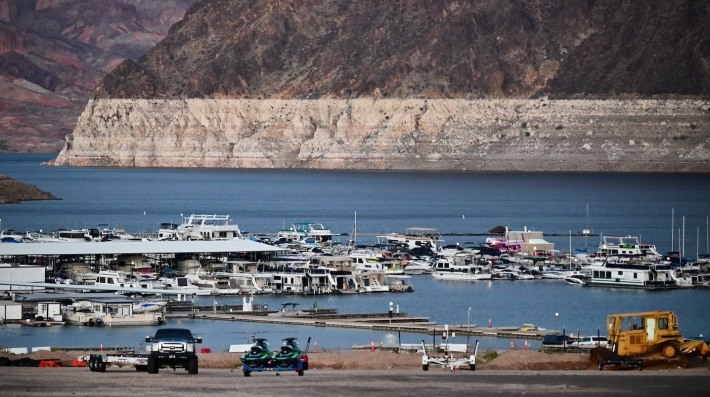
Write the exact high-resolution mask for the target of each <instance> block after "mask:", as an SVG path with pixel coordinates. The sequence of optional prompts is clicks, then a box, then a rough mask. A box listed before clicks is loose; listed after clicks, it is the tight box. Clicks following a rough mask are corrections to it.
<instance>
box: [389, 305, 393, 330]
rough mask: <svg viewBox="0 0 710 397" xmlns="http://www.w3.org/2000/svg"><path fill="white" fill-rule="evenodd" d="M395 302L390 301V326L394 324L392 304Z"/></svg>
mask: <svg viewBox="0 0 710 397" xmlns="http://www.w3.org/2000/svg"><path fill="white" fill-rule="evenodd" d="M393 304H394V303H392V302H390V311H389V318H390V326H392V305H393Z"/></svg>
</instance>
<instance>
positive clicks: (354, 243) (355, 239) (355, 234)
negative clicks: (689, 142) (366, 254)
mask: <svg viewBox="0 0 710 397" xmlns="http://www.w3.org/2000/svg"><path fill="white" fill-rule="evenodd" d="M353 245H357V211H355V233H354V238H353Z"/></svg>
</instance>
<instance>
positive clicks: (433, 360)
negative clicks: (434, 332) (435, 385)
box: [422, 324, 478, 371]
mask: <svg viewBox="0 0 710 397" xmlns="http://www.w3.org/2000/svg"><path fill="white" fill-rule="evenodd" d="M443 338H444V340H445V341H446V342H445V343H444V357H430V356H429V354H427V351H426V344H425V343H424V341H422V351H423V353H424V355H423V356H422V369H423V370H424V371H428V370H429V364H433V365H441V368H449V369H451V371H455V370H456V369H458V368H459V367H463V366H465V365H468V369H470V370H471V371H475V370H476V354H477V353H478V339H476V344H475V347H474V349H473V355H471V356H469V357H460V358H457V357H453V356H452V355H451V352H449V326H448V324H447V325H445V326H444V335H443ZM466 346H467V348H466V352H467V353H468V343H466Z"/></svg>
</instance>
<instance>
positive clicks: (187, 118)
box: [54, 98, 710, 172]
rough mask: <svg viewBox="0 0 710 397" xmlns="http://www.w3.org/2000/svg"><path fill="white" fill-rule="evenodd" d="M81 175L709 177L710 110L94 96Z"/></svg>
mask: <svg viewBox="0 0 710 397" xmlns="http://www.w3.org/2000/svg"><path fill="white" fill-rule="evenodd" d="M54 163H55V164H56V165H71V166H136V167H226V168H231V167H238V168H316V169H359V170H366V169H391V170H415V169H416V170H468V171H472V170H476V171H589V172H597V171H607V172H616V171H625V172H708V171H710V101H701V100H547V99H535V100H502V99H501V100H464V99H428V100H427V99H368V98H360V99H350V100H347V99H318V100H276V99H265V100H249V99H160V100H158V99H154V100H146V99H94V100H91V101H90V102H89V104H88V105H87V107H86V109H85V111H84V113H83V114H82V115H81V117H80V118H79V121H78V125H77V127H76V129H75V131H74V133H73V134H72V135H70V136H68V137H67V142H66V145H65V148H64V149H63V150H62V152H61V153H60V154H59V156H58V158H57V159H56V160H55V162H54Z"/></svg>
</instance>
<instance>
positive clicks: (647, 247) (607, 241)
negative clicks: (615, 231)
mask: <svg viewBox="0 0 710 397" xmlns="http://www.w3.org/2000/svg"><path fill="white" fill-rule="evenodd" d="M597 255H598V256H601V257H608V256H616V255H631V256H638V257H643V258H645V259H649V260H658V259H660V258H661V255H660V254H659V253H658V251H656V246H655V245H652V244H641V242H639V238H638V237H637V236H602V243H601V244H600V245H599V250H598V251H597Z"/></svg>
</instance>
